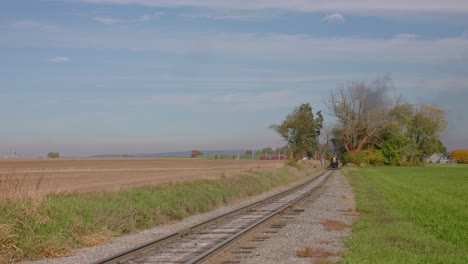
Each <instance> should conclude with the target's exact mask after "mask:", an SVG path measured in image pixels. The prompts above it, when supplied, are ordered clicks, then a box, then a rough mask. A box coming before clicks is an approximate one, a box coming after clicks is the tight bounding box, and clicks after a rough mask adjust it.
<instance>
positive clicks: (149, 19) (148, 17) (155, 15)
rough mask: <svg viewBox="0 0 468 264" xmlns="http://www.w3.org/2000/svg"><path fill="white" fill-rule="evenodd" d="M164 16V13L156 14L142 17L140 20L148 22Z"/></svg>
mask: <svg viewBox="0 0 468 264" xmlns="http://www.w3.org/2000/svg"><path fill="white" fill-rule="evenodd" d="M162 15H164V13H163V12H154V13H152V14H145V15H142V16H141V17H140V18H139V19H138V20H139V21H141V22H147V21H151V20H153V19H154V18H156V17H160V16H162Z"/></svg>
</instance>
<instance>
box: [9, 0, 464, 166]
mask: <svg viewBox="0 0 468 264" xmlns="http://www.w3.org/2000/svg"><path fill="white" fill-rule="evenodd" d="M382 76H390V77H391V79H392V86H391V89H390V91H389V93H390V94H389V95H391V96H397V95H401V96H403V97H404V98H405V100H406V101H407V102H409V103H422V104H428V105H431V106H434V107H438V108H440V109H442V110H444V111H445V112H446V119H447V121H448V127H447V130H446V131H444V132H443V134H442V140H443V143H444V144H445V146H446V147H447V148H448V150H453V149H457V148H468V136H467V135H468V133H467V132H468V115H467V114H468V103H467V101H468V1H466V0H459V1H458V0H447V1H440V0H434V1H432V0H414V1H406V0H405V1H401V0H395V1H380V0H376V1H368V0H356V1H335V0H327V1H325V0H310V1H307V0H289V1H283V0H237V1H235V0H232V1H217V0H29V1H28V0H16V1H0V112H1V113H2V114H1V115H0V124H1V130H0V157H2V156H3V155H9V153H10V154H11V153H12V151H16V153H17V154H18V155H19V156H20V157H44V156H47V153H48V152H50V151H54V152H59V153H60V155H61V156H62V157H85V156H90V155H94V154H104V153H105V154H123V153H129V154H132V153H158V152H168V151H184V150H192V149H202V150H220V149H254V150H255V149H263V148H265V147H273V148H274V147H280V146H283V145H285V143H284V141H282V139H281V138H280V137H279V136H278V135H277V134H276V133H275V132H274V131H272V130H271V129H270V128H268V127H269V126H270V125H271V124H279V123H280V122H281V121H282V120H284V118H285V116H286V115H287V114H288V113H290V112H291V111H292V109H293V108H294V107H296V106H298V105H300V104H302V103H310V104H311V106H312V107H313V111H314V112H315V111H318V110H321V111H322V112H323V113H324V116H325V121H326V122H328V123H330V124H331V123H333V118H332V117H331V116H330V115H329V114H328V110H327V109H326V107H325V104H324V101H325V100H326V98H327V96H328V95H329V93H330V90H332V89H334V88H336V87H338V86H339V85H340V84H346V83H348V82H356V81H362V82H366V83H371V82H372V81H373V80H375V79H376V78H379V77H382Z"/></svg>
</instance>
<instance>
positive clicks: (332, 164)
mask: <svg viewBox="0 0 468 264" xmlns="http://www.w3.org/2000/svg"><path fill="white" fill-rule="evenodd" d="M330 169H332V170H336V169H338V159H337V158H336V157H333V158H331V160H330Z"/></svg>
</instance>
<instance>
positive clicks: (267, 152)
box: [262, 147, 273, 154]
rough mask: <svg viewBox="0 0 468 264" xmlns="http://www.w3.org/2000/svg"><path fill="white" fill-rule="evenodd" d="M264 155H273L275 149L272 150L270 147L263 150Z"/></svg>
mask: <svg viewBox="0 0 468 264" xmlns="http://www.w3.org/2000/svg"><path fill="white" fill-rule="evenodd" d="M262 153H265V154H271V153H273V149H272V148H270V147H268V148H264V149H263V150H262Z"/></svg>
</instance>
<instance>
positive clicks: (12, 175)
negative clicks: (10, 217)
mask: <svg viewBox="0 0 468 264" xmlns="http://www.w3.org/2000/svg"><path fill="white" fill-rule="evenodd" d="M283 164H284V162H283V161H261V160H212V159H210V160H209V159H182V158H174V159H170V158H167V159H166V158H165V159H162V158H106V159H97V158H93V159H84V158H83V159H68V158H62V159H4V160H0V183H1V182H3V183H5V182H6V181H10V182H12V181H15V182H16V183H17V184H16V185H20V186H21V188H22V189H23V190H24V191H34V192H39V193H58V192H91V191H99V190H119V189H121V188H126V187H134V186H141V185H148V184H160V183H164V182H170V181H186V180H194V179H199V178H216V177H220V176H221V175H222V174H225V175H232V174H236V173H240V172H243V171H247V170H250V169H255V170H265V169H273V168H279V167H282V166H283Z"/></svg>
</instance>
